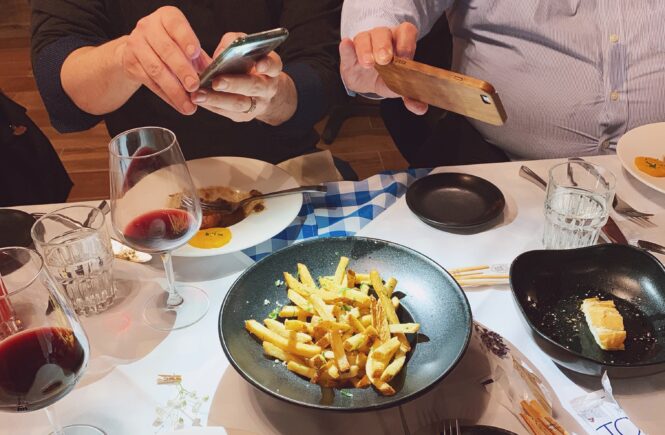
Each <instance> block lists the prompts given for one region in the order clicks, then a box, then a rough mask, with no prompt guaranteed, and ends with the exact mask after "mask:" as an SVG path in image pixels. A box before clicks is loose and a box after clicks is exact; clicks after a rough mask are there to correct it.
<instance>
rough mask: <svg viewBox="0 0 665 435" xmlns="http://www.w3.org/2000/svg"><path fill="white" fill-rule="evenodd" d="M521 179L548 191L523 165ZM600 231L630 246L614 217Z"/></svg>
mask: <svg viewBox="0 0 665 435" xmlns="http://www.w3.org/2000/svg"><path fill="white" fill-rule="evenodd" d="M520 177H522V178H524V179H526V180H529V181H531V182H532V183H533V184H535V185H536V186H538V187H540V188H541V189H543V190H546V189H547V183H546V182H545V180H543V179H542V178H540V176H539V175H538V174H536V173H535V172H533V171H532V170H531V169H530V168H528V167H527V166H524V165H522V166H521V167H520ZM600 230H601V231H602V232H603V234H604V235H605V236H606V237H607V239H608V240H609V241H610V242H612V243H618V244H621V245H628V239H627V238H626V236H625V235H624V234H623V232H622V231H621V228H619V226H618V225H617V223H616V222H615V221H614V219H612V216H609V217H608V218H607V223H606V224H605V225H603V227H602V228H601V229H600Z"/></svg>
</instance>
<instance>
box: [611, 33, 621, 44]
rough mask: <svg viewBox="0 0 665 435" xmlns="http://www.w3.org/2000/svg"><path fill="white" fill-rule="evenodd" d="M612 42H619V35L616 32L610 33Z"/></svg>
mask: <svg viewBox="0 0 665 435" xmlns="http://www.w3.org/2000/svg"><path fill="white" fill-rule="evenodd" d="M610 42H611V43H613V44H616V43H617V42H619V35H617V34H616V33H612V34H611V35H610Z"/></svg>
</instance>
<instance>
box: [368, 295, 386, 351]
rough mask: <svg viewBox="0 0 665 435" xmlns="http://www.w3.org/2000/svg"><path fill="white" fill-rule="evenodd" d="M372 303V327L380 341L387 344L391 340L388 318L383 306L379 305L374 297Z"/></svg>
mask: <svg viewBox="0 0 665 435" xmlns="http://www.w3.org/2000/svg"><path fill="white" fill-rule="evenodd" d="M371 301H372V326H373V327H374V329H376V332H377V333H378V337H379V340H381V342H382V343H383V342H385V341H388V340H390V330H389V329H388V320H387V318H386V314H385V311H384V309H383V304H381V303H379V302H378V301H377V300H376V299H374V297H373V296H372V297H371Z"/></svg>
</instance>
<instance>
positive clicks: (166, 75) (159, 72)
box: [134, 40, 196, 115]
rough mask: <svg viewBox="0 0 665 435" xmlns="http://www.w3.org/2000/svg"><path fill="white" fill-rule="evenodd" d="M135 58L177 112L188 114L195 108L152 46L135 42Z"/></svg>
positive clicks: (144, 42)
mask: <svg viewBox="0 0 665 435" xmlns="http://www.w3.org/2000/svg"><path fill="white" fill-rule="evenodd" d="M134 54H135V55H136V57H137V59H138V60H139V62H140V63H141V66H142V67H143V70H144V71H145V73H146V75H147V76H148V77H149V78H150V79H151V80H152V81H154V82H155V83H156V84H157V86H159V88H160V89H161V90H162V91H163V92H164V94H166V96H167V97H168V101H170V102H171V103H172V104H173V106H174V107H175V108H176V110H178V111H179V112H181V113H183V114H185V115H189V114H191V113H193V112H194V111H195V110H196V106H194V104H192V102H191V101H190V99H189V94H188V93H187V92H185V89H184V88H183V87H182V85H181V84H180V81H179V80H178V79H177V78H176V76H175V75H173V73H172V72H171V71H170V70H169V69H168V68H167V66H166V65H164V63H163V62H162V60H161V59H160V58H159V56H157V54H155V52H153V51H152V48H151V47H150V45H148V43H147V42H146V41H145V40H144V41H143V43H141V42H138V43H137V49H136V50H135V51H134Z"/></svg>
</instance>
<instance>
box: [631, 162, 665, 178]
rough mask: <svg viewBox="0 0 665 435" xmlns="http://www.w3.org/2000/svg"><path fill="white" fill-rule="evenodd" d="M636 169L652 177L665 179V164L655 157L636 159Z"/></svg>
mask: <svg viewBox="0 0 665 435" xmlns="http://www.w3.org/2000/svg"><path fill="white" fill-rule="evenodd" d="M635 167H636V168H637V169H639V170H640V171H642V172H644V173H645V174H649V175H651V176H652V177H665V162H664V161H662V160H658V159H655V158H653V157H635Z"/></svg>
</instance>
